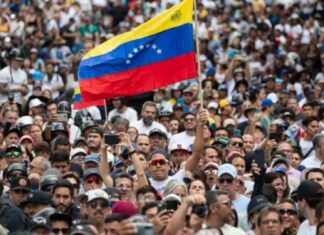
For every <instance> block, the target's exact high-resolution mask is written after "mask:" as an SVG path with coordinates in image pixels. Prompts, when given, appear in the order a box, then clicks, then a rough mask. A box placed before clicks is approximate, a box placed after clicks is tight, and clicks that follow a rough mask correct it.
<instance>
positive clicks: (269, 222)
mask: <svg viewBox="0 0 324 235" xmlns="http://www.w3.org/2000/svg"><path fill="white" fill-rule="evenodd" d="M257 225H258V227H259V231H260V234H262V235H281V234H282V233H281V232H282V230H283V221H282V218H281V215H280V213H279V211H278V209H276V208H275V207H265V208H264V209H262V210H261V211H260V214H259V217H258V222H257Z"/></svg>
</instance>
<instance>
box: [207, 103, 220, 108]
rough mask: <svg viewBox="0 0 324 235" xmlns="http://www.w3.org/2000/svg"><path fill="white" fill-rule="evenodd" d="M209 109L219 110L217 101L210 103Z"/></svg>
mask: <svg viewBox="0 0 324 235" xmlns="http://www.w3.org/2000/svg"><path fill="white" fill-rule="evenodd" d="M207 108H209V109H218V104H217V103H216V102H215V101H212V102H209V104H208V106H207Z"/></svg>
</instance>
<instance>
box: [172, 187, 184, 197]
mask: <svg viewBox="0 0 324 235" xmlns="http://www.w3.org/2000/svg"><path fill="white" fill-rule="evenodd" d="M172 193H173V194H175V195H177V196H178V197H180V198H181V200H183V199H184V198H185V197H186V196H187V192H186V190H185V188H184V187H183V186H177V187H175V189H174V190H173V191H172Z"/></svg>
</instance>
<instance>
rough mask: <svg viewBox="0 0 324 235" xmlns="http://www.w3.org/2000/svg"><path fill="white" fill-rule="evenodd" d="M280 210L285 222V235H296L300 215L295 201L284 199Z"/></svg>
mask: <svg viewBox="0 0 324 235" xmlns="http://www.w3.org/2000/svg"><path fill="white" fill-rule="evenodd" d="M277 207H278V209H279V212H280V214H281V217H282V220H283V228H284V232H283V233H282V234H283V235H295V234H297V230H298V227H299V220H298V213H297V208H296V205H295V203H294V201H292V200H290V199H284V200H282V201H280V202H279V204H278V206H277Z"/></svg>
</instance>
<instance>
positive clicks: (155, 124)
mask: <svg viewBox="0 0 324 235" xmlns="http://www.w3.org/2000/svg"><path fill="white" fill-rule="evenodd" d="M130 126H131V127H135V128H136V129H137V130H138V134H146V135H148V134H149V133H150V131H151V130H153V129H155V128H157V129H160V130H161V131H163V132H164V133H165V134H166V133H168V132H167V130H166V129H165V127H164V126H163V125H162V124H160V123H158V122H156V121H153V123H152V125H150V126H145V125H144V123H143V119H141V120H139V121H137V122H133V123H131V125H130Z"/></svg>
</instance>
